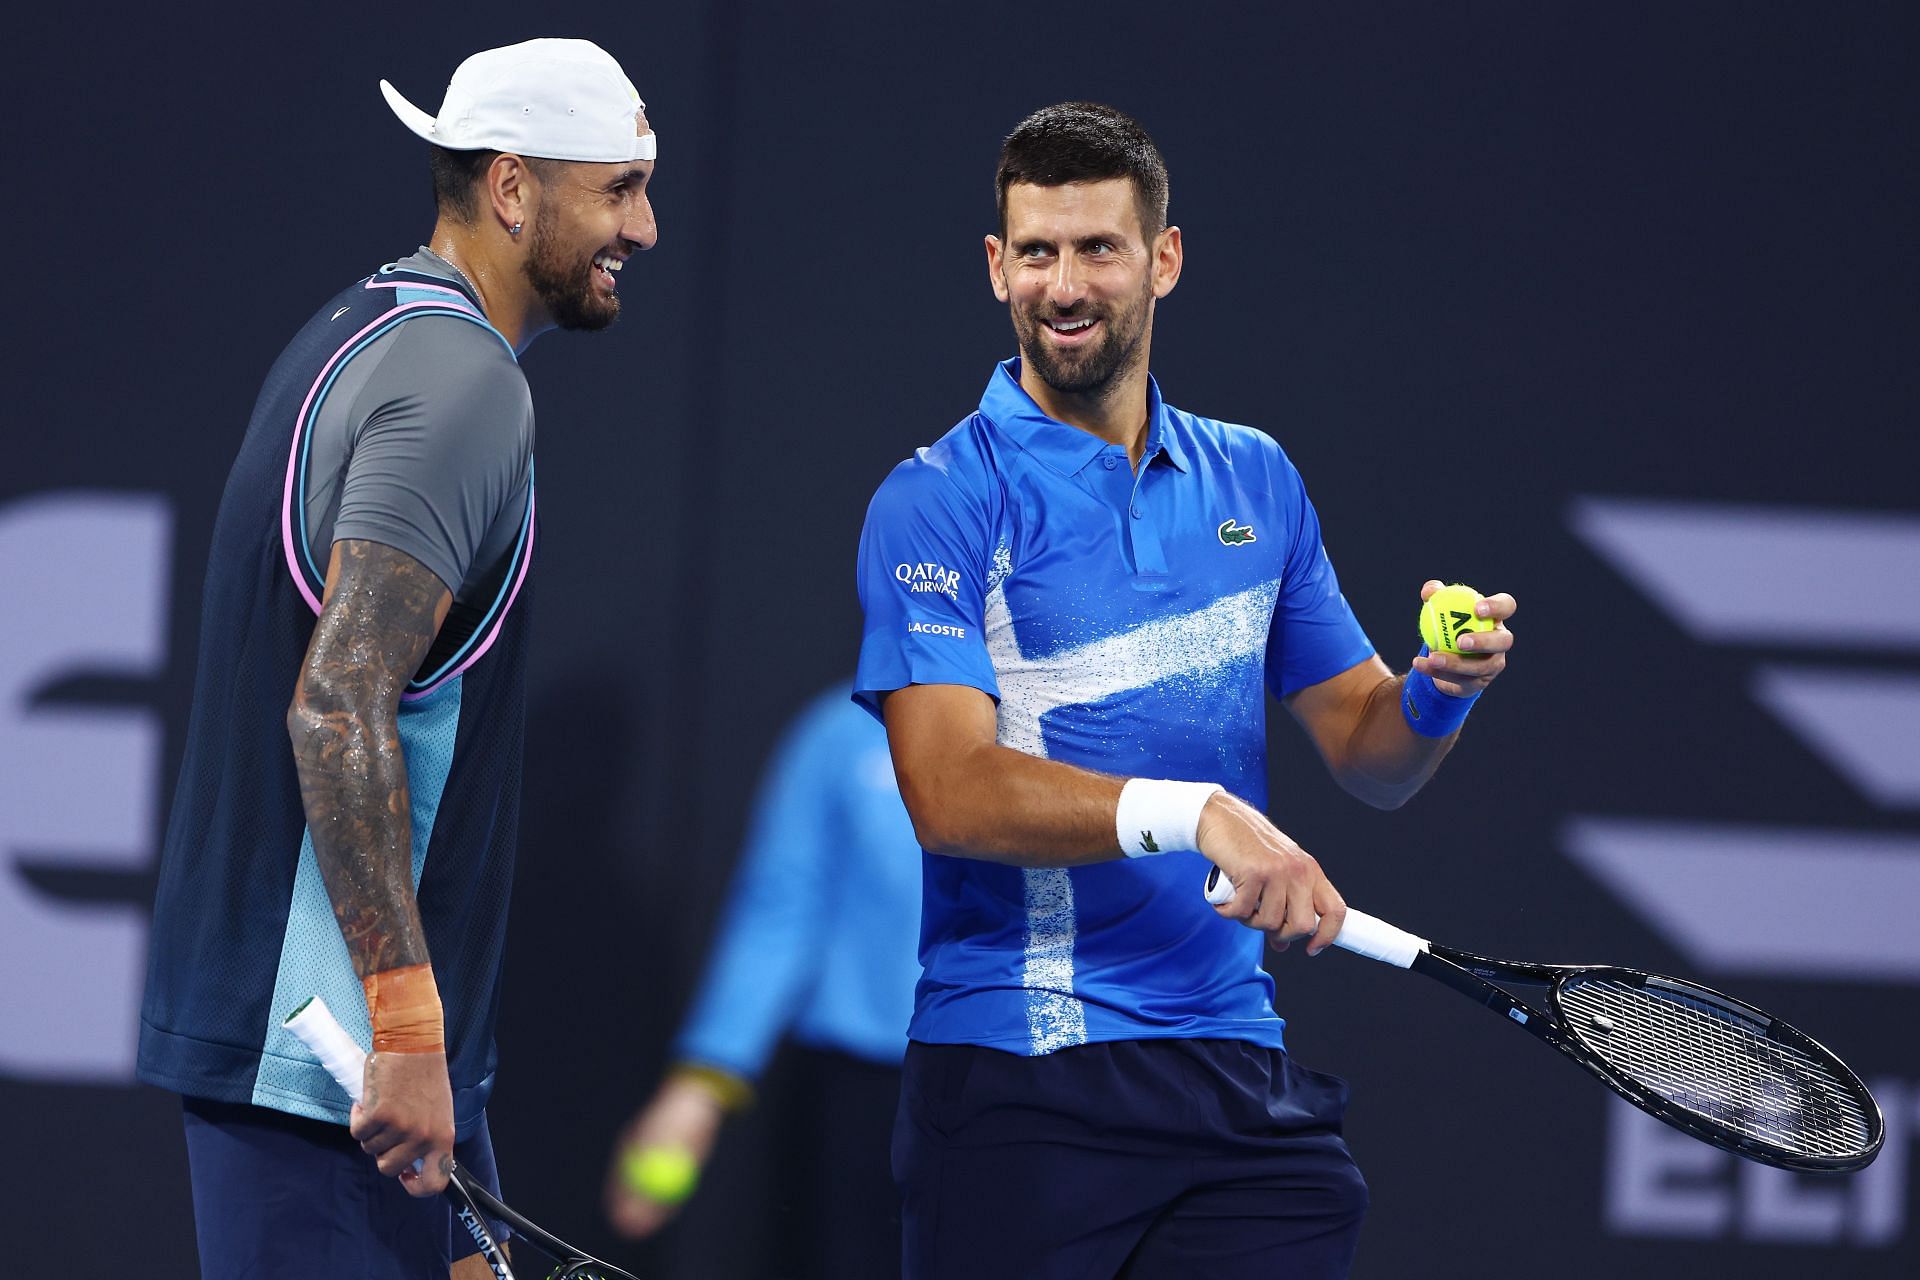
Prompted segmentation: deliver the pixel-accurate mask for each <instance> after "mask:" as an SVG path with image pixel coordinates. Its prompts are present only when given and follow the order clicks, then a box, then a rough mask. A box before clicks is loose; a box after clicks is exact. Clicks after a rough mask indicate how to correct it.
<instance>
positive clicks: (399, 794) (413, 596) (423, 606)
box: [287, 539, 453, 1195]
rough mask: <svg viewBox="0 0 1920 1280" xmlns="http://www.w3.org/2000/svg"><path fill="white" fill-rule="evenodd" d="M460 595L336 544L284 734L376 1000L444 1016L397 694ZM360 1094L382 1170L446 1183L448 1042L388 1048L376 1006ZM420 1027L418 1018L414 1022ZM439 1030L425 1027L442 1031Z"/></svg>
mask: <svg viewBox="0 0 1920 1280" xmlns="http://www.w3.org/2000/svg"><path fill="white" fill-rule="evenodd" d="M452 600H453V597H452V594H451V593H450V592H449V591H448V590H447V588H446V586H445V585H444V584H443V583H442V582H441V581H440V579H439V578H438V577H436V576H435V575H434V573H433V572H432V570H430V569H428V568H427V567H426V566H425V565H422V564H421V563H420V562H419V561H417V560H415V559H414V558H413V557H411V556H409V555H406V554H405V553H404V552H400V551H395V550H393V549H392V548H390V547H385V546H382V545H380V544H379V543H375V542H364V541H359V540H356V539H348V540H345V541H341V542H337V543H335V544H334V546H333V556H332V559H331V560H330V561H329V563H328V565H327V586H326V596H325V599H324V601H323V602H322V604H321V609H320V619H319V621H318V622H317V623H316V624H315V625H314V629H313V641H312V643H311V644H310V645H309V646H308V649H307V656H306V659H305V661H304V662H302V663H301V666H300V678H299V681H298V683H297V685H296V686H295V688H294V694H293V705H292V706H291V707H289V708H288V710H287V732H288V735H289V736H290V737H291V738H292V741H293V759H294V767H295V769H296V770H297V771H298V772H299V776H300V797H301V801H302V803H303V804H304V806H305V808H306V813H307V825H308V828H309V830H310V831H311V832H312V836H313V852H314V858H315V860H316V861H317V862H318V863H319V866H320V878H321V880H322V881H323V882H324V883H325V885H326V888H327V896H328V898H329V899H331V901H332V903H333V914H334V917H335V918H336V919H337V920H338V921H339V922H340V933H341V935H342V936H343V937H344V938H345V939H346V942H347V952H348V954H349V955H350V956H351V957H352V959H353V967H354V971H355V972H356V973H357V974H358V975H359V976H360V978H361V980H362V982H363V983H366V984H367V989H368V993H369V1003H370V1004H372V1003H373V1000H372V997H373V994H374V992H376V991H378V990H381V989H382V988H381V984H382V982H383V980H384V981H386V983H387V985H388V986H389V987H394V988H396V989H401V990H407V989H410V993H409V996H410V998H409V1001H408V1003H417V1001H415V1000H413V999H412V998H411V997H412V996H415V995H424V997H425V999H426V1000H427V1001H428V1002H429V1003H430V1007H431V1013H432V1017H433V1020H435V1021H437V1014H438V1005H437V1002H438V997H437V995H436V994H435V993H434V991H433V988H432V970H431V969H429V968H426V966H427V964H428V963H429V957H428V955H427V943H426V937H425V934H424V933H423V931H422V929H421V925H420V910H419V906H418V905H417V904H416V903H415V901H414V897H413V821H412V810H411V804H410V797H409V795H408V789H407V763H406V759H405V757H404V756H403V755H402V753H401V749H400V719H399V710H400V695H401V694H402V693H403V692H404V691H405V690H406V687H407V681H408V680H409V679H410V678H411V677H412V675H413V673H414V672H415V671H416V670H417V669H418V668H419V666H420V662H421V660H422V659H423V658H424V657H425V656H426V652H427V647H428V646H429V645H431V644H432V643H433V637H434V635H435V634H436V633H437V632H438V631H439V629H440V624H441V622H442V621H443V620H444V619H445V618H446V614H447V608H448V606H449V605H450V604H451V603H452ZM371 1012H372V1013H373V1018H374V1030H375V1042H374V1049H375V1052H374V1053H373V1054H372V1055H371V1056H369V1057H368V1059H367V1075H366V1093H365V1097H364V1100H363V1101H362V1102H361V1103H360V1104H358V1105H356V1106H355V1107H354V1114H353V1121H352V1124H351V1126H350V1128H351V1131H352V1133H353V1136H354V1137H355V1138H356V1139H358V1140H359V1141H360V1145H361V1146H362V1147H363V1148H365V1149H366V1151H367V1152H368V1153H369V1154H371V1155H374V1156H377V1157H379V1164H380V1170H381V1172H383V1173H387V1174H403V1173H405V1172H406V1171H408V1170H410V1166H411V1165H412V1164H413V1162H414V1160H415V1159H417V1158H424V1159H425V1160H426V1166H425V1170H426V1171H425V1172H424V1173H423V1174H421V1175H420V1176H418V1177H411V1176H408V1177H405V1178H404V1179H403V1180H404V1181H405V1182H406V1184H407V1189H408V1190H409V1191H411V1192H412V1193H413V1194H415V1195H434V1194H437V1193H438V1192H439V1191H440V1190H441V1189H442V1188H444V1187H445V1185H446V1172H445V1170H446V1161H447V1160H448V1159H449V1158H450V1155H451V1152H452V1149H453V1094H452V1089H451V1086H450V1085H449V1083H448V1080H447V1065H446V1063H447V1060H446V1053H445V1051H444V1049H439V1050H437V1051H435V1050H434V1049H432V1048H428V1049H426V1050H425V1051H420V1048H419V1046H417V1045H414V1044H408V1045H406V1046H405V1047H404V1048H396V1049H395V1050H393V1051H382V1043H381V1041H382V1031H383V1027H382V1017H381V1013H382V1010H381V1009H378V1008H375V1009H373V1010H371ZM409 1031H410V1032H414V1033H417V1032H418V1028H417V1027H410V1028H409ZM438 1031H439V1029H438V1027H437V1026H436V1027H432V1028H430V1029H429V1034H430V1036H431V1043H433V1044H437V1042H438Z"/></svg>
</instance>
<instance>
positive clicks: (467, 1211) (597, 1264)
mask: <svg viewBox="0 0 1920 1280" xmlns="http://www.w3.org/2000/svg"><path fill="white" fill-rule="evenodd" d="M446 1194H447V1197H448V1199H450V1200H452V1201H453V1205H454V1210H455V1213H456V1215H457V1216H458V1217H459V1219H460V1226H461V1228H462V1229H463V1230H465V1231H466V1232H467V1234H468V1235H470V1236H472V1237H473V1242H474V1243H475V1244H476V1245H478V1246H479V1247H480V1254H481V1256H482V1257H484V1258H485V1259H486V1260H487V1265H488V1266H490V1267H492V1268H493V1273H494V1275H495V1276H497V1277H500V1280H513V1276H514V1272H513V1268H512V1266H511V1265H510V1264H509V1263H508V1262H507V1258H506V1254H505V1252H504V1251H502V1250H501V1248H500V1245H499V1243H498V1241H497V1240H496V1239H495V1238H494V1234H493V1228H492V1226H491V1225H489V1223H488V1221H487V1220H488V1219H489V1218H491V1219H493V1220H494V1221H497V1222H504V1223H506V1224H507V1226H508V1228H509V1229H511V1230H512V1232H513V1234H514V1235H516V1236H518V1237H520V1238H521V1239H523V1240H525V1241H526V1242H527V1243H528V1244H529V1245H530V1246H532V1247H533V1248H535V1249H538V1250H540V1251H541V1252H542V1253H545V1254H546V1255H548V1256H549V1257H551V1258H552V1259H553V1260H554V1261H555V1262H556V1263H558V1264H559V1265H558V1266H555V1267H553V1268H552V1269H550V1270H548V1271H547V1272H545V1275H546V1277H547V1280H572V1278H573V1277H579V1276H587V1275H592V1276H598V1277H602V1278H603V1280H635V1277H634V1275H633V1273H632V1272H629V1271H623V1270H621V1269H620V1268H619V1267H616V1266H614V1265H613V1264H612V1263H609V1262H602V1261H601V1260H600V1259H598V1258H596V1257H594V1256H593V1255H592V1254H590V1253H585V1252H582V1251H581V1250H579V1249H576V1248H574V1247H573V1246H572V1245H570V1244H568V1243H567V1242H566V1241H565V1240H562V1239H561V1238H560V1237H559V1236H556V1235H554V1234H553V1233H552V1232H551V1231H548V1230H547V1229H546V1228H544V1227H542V1226H541V1225H540V1224H539V1223H537V1222H534V1221H532V1220H531V1219H529V1218H528V1217H527V1216H526V1215H525V1214H523V1213H520V1212H519V1211H518V1210H516V1209H513V1208H510V1207H509V1206H508V1205H507V1204H506V1203H505V1202H504V1201H503V1200H501V1199H500V1197H499V1196H496V1195H494V1194H493V1192H491V1191H489V1190H487V1189H486V1188H485V1187H484V1186H482V1185H480V1183H478V1182H475V1181H474V1180H473V1179H471V1178H469V1177H467V1176H466V1171H465V1170H463V1169H461V1168H460V1167H459V1165H458V1163H455V1165H454V1167H453V1171H452V1175H451V1176H450V1177H449V1178H448V1179H447V1191H446Z"/></svg>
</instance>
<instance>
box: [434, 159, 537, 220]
mask: <svg viewBox="0 0 1920 1280" xmlns="http://www.w3.org/2000/svg"><path fill="white" fill-rule="evenodd" d="M428 151H429V152H431V154H430V155H429V156H428V158H427V166H428V168H430V169H431V170H432V171H433V204H434V208H436V209H437V210H439V212H440V213H442V214H451V215H452V216H453V217H455V218H458V219H459V220H460V221H461V222H462V223H464V224H465V225H467V226H469V227H471V226H476V225H478V223H479V220H480V201H479V198H478V193H477V189H478V187H479V185H480V179H481V178H482V177H483V176H484V175H485V174H486V172H487V166H488V165H490V164H492V163H493V160H494V157H495V156H497V155H499V154H500V153H499V152H498V151H450V150H448V149H447V148H446V147H429V148H428ZM514 154H515V155H519V153H518V152H515V153H514ZM520 158H521V159H522V160H525V161H526V162H527V167H528V168H529V169H532V170H533V172H534V174H535V175H536V176H538V177H539V179H540V180H541V181H542V182H551V181H552V180H553V176H554V172H555V170H557V169H558V168H559V163H560V162H559V161H557V160H543V159H540V158H538V157H535V156H520Z"/></svg>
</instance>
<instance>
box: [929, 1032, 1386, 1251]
mask: <svg viewBox="0 0 1920 1280" xmlns="http://www.w3.org/2000/svg"><path fill="white" fill-rule="evenodd" d="M1346 1107H1347V1086H1346V1085H1345V1083H1344V1082H1342V1081H1340V1080H1339V1079H1336V1078H1335V1077H1333V1076H1329V1075H1322V1074H1321V1073H1319V1072H1317V1071H1309V1070H1307V1069H1306V1068H1305V1067H1302V1066H1300V1065H1298V1064H1297V1063H1295V1062H1294V1061H1293V1060H1292V1059H1290V1058H1288V1057H1287V1055H1286V1054H1285V1053H1283V1052H1280V1051H1279V1050H1275V1049H1265V1048H1261V1047H1260V1046H1257V1045H1252V1044H1246V1043H1243V1042H1241V1041H1237V1040H1122V1041H1113V1042H1110V1043H1101V1044H1090V1045H1081V1046H1078V1047H1076V1048H1072V1049H1062V1050H1060V1051H1058V1052H1055V1053H1051V1054H1046V1055H1043V1056H1040V1057H1031V1058H1029V1057H1021V1056H1019V1055H1016V1054H1010V1053H1002V1052H999V1051H998V1050H994V1049H983V1048H979V1047H977V1046H974V1045H930V1044H920V1043H917V1042H916V1043H914V1044H912V1045H910V1046H909V1047H908V1050H907V1059H906V1068H905V1076H904V1080H903V1082H902V1086H901V1091H900V1111H899V1114H898V1116H897V1118H896V1120H895V1124H894V1131H893V1171H894V1178H895V1179H896V1181H898V1183H899V1184H900V1191H901V1198H902V1206H901V1218H902V1226H903V1228H904V1234H905V1247H904V1264H903V1271H904V1274H905V1276H906V1277H907V1280H944V1278H945V1277H953V1278H954V1280H961V1278H965V1280H977V1278H978V1277H981V1276H1020V1277H1022V1280H1049V1278H1051V1277H1060V1278H1062V1280H1064V1278H1065V1277H1074V1278H1075V1280H1081V1278H1082V1277H1109V1276H1114V1277H1119V1276H1124V1277H1128V1280H1149V1278H1153V1277H1168V1278H1170V1280H1171V1278H1173V1277H1179V1278H1180V1280H1188V1278H1190V1277H1193V1276H1206V1277H1207V1278H1208V1280H1234V1278H1236V1277H1256V1276H1257V1277H1260V1278H1261V1280H1273V1278H1274V1277H1278V1276H1285V1277H1288V1280H1331V1278H1333V1277H1341V1276H1345V1275H1346V1274H1347V1272H1348V1270H1349V1269H1350V1267H1351V1265H1352V1262H1353V1251H1354V1245H1355V1243H1356V1241H1357V1239H1358V1237H1359V1232H1360V1220H1361V1218H1362V1217H1363V1216H1364V1215H1365V1213H1366V1209H1367V1186H1366V1182H1365V1181H1364V1180H1363V1179H1362V1178H1361V1176H1360V1170H1359V1169H1358V1168H1357V1167H1356V1166H1355V1165H1354V1163H1353V1157H1352V1155H1350V1154H1349V1153H1348V1151H1347V1144H1346V1142H1345V1140H1344V1139H1342V1137H1341V1136H1340V1126H1341V1121H1342V1118H1343V1117H1344V1115H1345V1113H1346Z"/></svg>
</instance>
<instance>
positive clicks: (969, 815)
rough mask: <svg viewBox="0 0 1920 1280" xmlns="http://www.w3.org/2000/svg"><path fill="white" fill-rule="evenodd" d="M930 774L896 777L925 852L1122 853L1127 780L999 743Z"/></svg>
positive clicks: (1027, 861) (1012, 859)
mask: <svg viewBox="0 0 1920 1280" xmlns="http://www.w3.org/2000/svg"><path fill="white" fill-rule="evenodd" d="M929 772H930V773H931V774H932V776H928V777H919V778H914V779H912V780H911V781H910V780H909V778H908V777H907V776H906V775H902V777H901V788H900V789H901V795H902V797H903V798H904V799H905V800H906V802H907V811H908V813H909V814H911V815H912V817H913V824H914V830H915V831H916V832H917V833H918V834H919V836H920V843H921V845H922V846H923V847H925V848H926V849H927V850H928V851H929V852H932V853H945V854H952V855H955V856H958V857H964V858H979V859H982V860H984V861H987V862H1004V863H1009V864H1013V865H1016V866H1027V867H1071V866H1079V865H1081V864H1083V863H1090V862H1105V861H1109V860H1111V859H1114V858H1117V857H1119V856H1120V845H1119V840H1118V837H1117V836H1116V835H1115V833H1114V809H1115V806H1116V805H1117V804H1118V803H1119V800H1120V788H1121V787H1122V786H1123V785H1124V784H1125V783H1126V779H1125V778H1115V777H1109V776H1108V775H1106V774H1101V773H1094V772H1092V771H1091V770H1088V769H1080V768H1076V767H1075V766H1073V765H1069V764H1062V763H1061V762H1060V761H1058V760H1043V759H1041V758H1039V757H1038V756H1030V755H1027V754H1026V753H1025V752H1021V751H1015V750H1013V749H1011V748H1009V747H1002V746H999V745H998V744H982V745H980V746H977V747H975V748H973V749H972V750H970V751H966V752H962V753H957V754H955V755H954V756H951V757H949V758H947V759H945V760H943V761H941V762H940V764H939V767H938V768H936V769H933V770H930V771H929Z"/></svg>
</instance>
